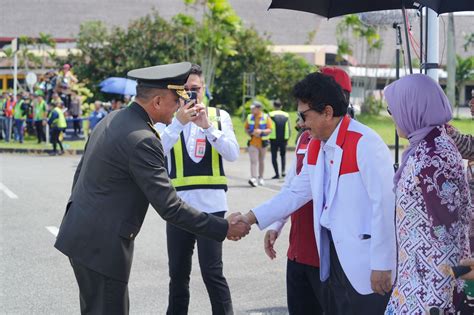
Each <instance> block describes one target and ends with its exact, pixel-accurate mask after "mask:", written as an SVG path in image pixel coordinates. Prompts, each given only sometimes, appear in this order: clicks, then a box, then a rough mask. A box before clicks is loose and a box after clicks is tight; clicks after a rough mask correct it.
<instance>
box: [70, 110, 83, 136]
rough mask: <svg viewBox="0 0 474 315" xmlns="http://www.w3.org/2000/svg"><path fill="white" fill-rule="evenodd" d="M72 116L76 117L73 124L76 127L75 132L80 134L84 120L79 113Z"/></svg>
mask: <svg viewBox="0 0 474 315" xmlns="http://www.w3.org/2000/svg"><path fill="white" fill-rule="evenodd" d="M72 118H73V119H74V120H73V121H72V126H73V128H74V134H75V135H78V134H80V133H81V123H82V121H81V120H80V119H79V115H72Z"/></svg>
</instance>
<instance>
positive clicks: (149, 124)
mask: <svg viewBox="0 0 474 315" xmlns="http://www.w3.org/2000/svg"><path fill="white" fill-rule="evenodd" d="M147 125H148V127H150V128H151V131H153V133H154V134H155V136H156V137H157V138H158V139H160V140H161V137H160V134H159V133H158V131H157V130H156V129H155V126H153V125H152V124H151V123H150V122H147Z"/></svg>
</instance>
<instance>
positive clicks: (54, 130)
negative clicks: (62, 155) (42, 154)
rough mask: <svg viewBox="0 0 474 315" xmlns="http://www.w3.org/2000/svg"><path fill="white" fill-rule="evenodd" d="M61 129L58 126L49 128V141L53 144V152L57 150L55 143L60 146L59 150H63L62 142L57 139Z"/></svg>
mask: <svg viewBox="0 0 474 315" xmlns="http://www.w3.org/2000/svg"><path fill="white" fill-rule="evenodd" d="M61 131H62V130H61V129H58V128H51V133H50V135H51V143H52V144H53V152H57V145H58V144H59V147H60V148H61V152H63V151H64V148H63V144H62V142H61V140H59V135H60V134H61Z"/></svg>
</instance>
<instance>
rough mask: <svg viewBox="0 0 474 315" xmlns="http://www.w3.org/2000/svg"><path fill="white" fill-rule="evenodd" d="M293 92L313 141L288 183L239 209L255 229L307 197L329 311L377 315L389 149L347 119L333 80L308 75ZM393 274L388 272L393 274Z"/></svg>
mask: <svg viewBox="0 0 474 315" xmlns="http://www.w3.org/2000/svg"><path fill="white" fill-rule="evenodd" d="M293 95H294V96H295V98H296V99H297V101H298V114H299V116H300V119H302V120H303V121H304V122H305V125H306V127H308V128H310V129H311V135H312V137H313V140H312V141H311V142H310V143H309V145H308V150H307V153H306V157H305V159H304V163H303V169H302V170H301V172H300V174H299V175H298V176H296V177H295V178H294V179H293V181H292V182H291V185H290V186H289V187H287V188H284V189H283V190H282V191H280V193H279V194H278V195H276V196H275V197H274V198H272V199H271V200H269V201H267V202H265V203H263V204H262V205H260V206H258V207H256V208H254V209H253V210H251V211H250V212H248V213H247V214H246V216H247V219H248V220H249V223H251V224H253V223H257V224H258V226H259V228H260V229H264V228H266V227H268V226H269V225H270V224H271V223H273V222H275V221H277V220H280V219H282V218H285V217H287V216H289V215H290V214H291V213H292V212H294V211H295V210H297V209H298V208H300V207H301V206H302V205H304V204H305V203H306V202H308V201H309V200H311V199H313V204H314V232H315V237H316V242H317V247H318V251H319V256H320V264H321V265H320V277H321V281H323V282H324V285H326V286H327V289H328V291H329V296H330V300H329V301H327V302H328V303H327V304H328V309H326V310H325V311H326V312H327V313H328V314H341V315H350V314H361V315H362V314H364V315H370V314H383V312H384V310H385V307H386V305H387V302H388V299H389V296H390V292H391V288H392V285H393V281H394V272H395V266H396V245H395V225H394V214H395V211H394V210H395V209H394V204H395V203H394V194H393V192H392V178H393V168H392V159H391V156H390V151H389V149H388V147H387V146H386V145H385V143H384V142H383V141H382V139H381V138H380V137H379V136H378V135H377V134H376V133H375V132H374V131H373V130H371V129H370V128H368V127H367V126H365V125H363V124H361V123H359V122H357V121H355V120H353V119H351V118H350V117H349V116H346V115H345V114H346V112H347V106H348V102H347V100H346V99H345V97H344V95H343V92H342V89H341V87H340V86H339V85H338V84H337V83H336V82H335V81H334V79H333V78H331V77H329V76H326V75H324V74H322V73H312V74H309V75H308V76H307V77H306V78H305V79H303V80H302V81H300V82H298V83H297V84H296V85H295V87H294V89H293ZM392 273H393V275H392Z"/></svg>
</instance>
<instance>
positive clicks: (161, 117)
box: [54, 62, 249, 314]
mask: <svg viewBox="0 0 474 315" xmlns="http://www.w3.org/2000/svg"><path fill="white" fill-rule="evenodd" d="M190 70H191V64H190V63H188V62H183V63H178V64H169V65H161V66H155V67H149V68H143V69H136V70H132V71H130V72H129V73H128V76H129V77H131V78H134V79H137V80H138V85H137V96H136V101H135V102H134V103H133V104H131V105H130V106H129V107H127V108H125V109H123V110H120V111H115V112H113V113H110V114H109V115H107V116H106V117H105V118H104V119H103V120H102V121H101V122H100V123H99V124H98V125H97V126H96V127H95V128H94V131H93V132H92V134H91V136H90V138H89V140H88V142H87V144H86V148H85V150H84V155H83V156H82V159H81V161H80V162H79V165H78V167H77V170H76V173H75V175H74V181H73V186H72V193H71V197H70V199H69V202H68V204H67V207H66V213H65V215H64V218H63V221H62V223H61V227H60V229H59V234H58V237H57V240H56V243H55V245H54V246H55V247H56V248H57V249H58V250H60V251H61V252H62V253H64V254H65V255H66V256H68V257H69V260H70V263H71V265H72V268H73V270H74V274H75V276H76V280H77V283H78V285H79V291H80V306H81V313H82V314H128V311H129V299H128V279H129V275H130V268H131V265H132V258H133V244H134V239H135V237H136V236H137V234H138V232H139V231H140V227H141V225H142V223H143V220H144V218H145V214H146V212H147V209H148V206H149V203H151V205H152V206H153V207H154V208H155V210H156V211H157V212H158V214H159V215H160V216H161V217H162V218H163V219H165V220H166V221H168V222H170V223H172V224H174V225H176V226H178V227H180V228H182V229H185V230H187V231H189V232H191V233H193V234H198V235H202V236H205V237H208V238H210V239H213V240H217V241H223V240H224V239H225V237H226V236H227V237H228V238H229V239H234V240H235V239H239V238H240V237H243V236H245V235H246V234H247V233H248V232H249V226H248V224H246V223H245V222H242V221H239V218H240V217H239V214H232V215H230V216H229V217H228V218H227V220H226V219H223V218H219V217H217V216H213V215H209V214H207V213H205V212H201V211H198V210H196V209H194V208H192V207H190V206H188V205H187V204H185V203H184V202H183V201H182V200H181V199H180V198H179V197H178V196H177V195H176V192H175V190H174V188H173V187H172V186H171V184H170V181H169V179H168V174H167V171H166V169H165V160H164V154H163V148H162V146H161V142H160V138H159V135H158V133H157V132H156V131H155V129H154V128H153V124H155V123H157V122H162V123H165V124H169V123H171V119H172V117H173V114H174V113H175V111H176V110H177V109H178V106H179V97H184V98H186V97H187V94H186V93H185V91H184V87H183V85H184V83H185V82H186V80H187V77H188V74H189V72H190Z"/></svg>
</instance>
